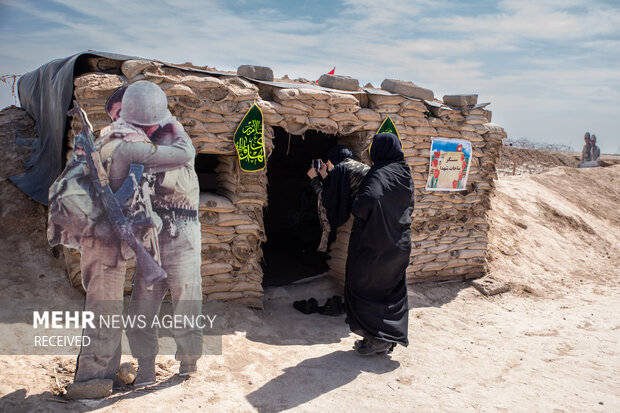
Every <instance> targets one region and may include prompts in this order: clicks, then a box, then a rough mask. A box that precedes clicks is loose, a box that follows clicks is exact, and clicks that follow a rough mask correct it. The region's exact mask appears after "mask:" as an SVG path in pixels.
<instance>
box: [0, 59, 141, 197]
mask: <svg viewBox="0 0 620 413" xmlns="http://www.w3.org/2000/svg"><path fill="white" fill-rule="evenodd" d="M89 57H103V58H106V59H112V60H119V61H124V60H129V59H137V58H136V57H131V56H125V55H119V54H115V53H106V52H96V51H88V52H82V53H77V54H74V55H73V56H70V57H66V58H63V59H56V60H52V61H51V62H49V63H47V64H45V65H43V66H41V67H39V68H38V69H36V70H33V71H32V72H28V73H26V74H24V75H23V76H21V77H20V78H19V81H18V83H17V89H18V93H19V101H20V102H21V107H22V108H24V109H25V110H26V112H28V114H29V115H30V116H31V117H32V118H33V119H34V121H35V123H36V131H37V134H38V136H39V139H38V140H37V141H36V142H35V144H34V153H33V154H32V156H31V157H30V160H29V161H28V162H27V164H26V165H25V166H26V168H29V169H28V170H27V171H26V172H25V173H23V174H21V175H15V176H11V177H10V179H11V181H13V182H14V183H15V185H17V186H18V187H19V188H20V189H21V190H22V191H24V192H25V193H27V194H28V195H30V196H31V197H32V198H33V199H34V200H35V201H37V202H40V203H42V204H44V205H47V196H48V190H49V187H50V185H51V184H52V183H53V182H54V180H55V179H56V178H57V177H58V175H60V172H61V171H62V168H63V166H64V161H65V150H64V149H65V148H64V138H65V136H66V132H67V129H66V128H67V111H68V110H69V108H70V106H71V99H72V96H73V79H74V77H75V76H78V75H80V74H82V73H84V72H86V71H87V69H86V67H85V66H86V65H85V63H86V59H87V58H89Z"/></svg>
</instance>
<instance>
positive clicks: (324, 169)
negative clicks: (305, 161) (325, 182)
mask: <svg viewBox="0 0 620 413" xmlns="http://www.w3.org/2000/svg"><path fill="white" fill-rule="evenodd" d="M319 173H320V174H321V177H322V178H323V179H325V178H326V177H327V164H326V163H325V162H322V163H321V169H319Z"/></svg>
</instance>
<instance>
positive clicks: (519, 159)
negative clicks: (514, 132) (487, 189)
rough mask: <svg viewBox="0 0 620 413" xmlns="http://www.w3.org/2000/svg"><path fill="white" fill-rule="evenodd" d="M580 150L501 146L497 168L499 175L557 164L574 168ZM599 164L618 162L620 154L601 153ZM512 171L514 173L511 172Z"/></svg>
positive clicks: (526, 172)
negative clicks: (568, 150) (567, 150)
mask: <svg viewBox="0 0 620 413" xmlns="http://www.w3.org/2000/svg"><path fill="white" fill-rule="evenodd" d="M580 160H581V152H566V151H551V150H543V149H528V148H515V147H510V146H503V147H502V150H501V151H500V162H499V165H498V166H497V170H498V173H499V175H500V176H504V175H522V174H538V173H542V172H545V171H548V170H549V169H551V168H555V167H558V166H568V167H571V168H576V167H577V165H578V164H579V162H580ZM601 161H602V163H601V165H602V166H605V167H606V166H611V165H619V164H620V155H607V154H603V155H601ZM513 172H514V173H513Z"/></svg>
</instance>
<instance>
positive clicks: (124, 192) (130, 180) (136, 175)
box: [114, 163, 144, 205]
mask: <svg viewBox="0 0 620 413" xmlns="http://www.w3.org/2000/svg"><path fill="white" fill-rule="evenodd" d="M143 172H144V165H141V164H139V163H132V164H131V165H130V166H129V173H128V174H127V177H126V178H125V181H124V182H123V184H122V185H121V187H120V188H118V190H117V191H116V193H115V194H114V198H116V200H117V201H118V203H119V204H120V205H124V204H125V202H127V200H128V199H129V198H130V197H132V196H133V194H134V192H135V191H136V189H137V188H136V187H135V184H134V182H140V180H141V179H142V173H143ZM132 175H133V177H132Z"/></svg>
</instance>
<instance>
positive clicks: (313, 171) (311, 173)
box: [308, 168, 317, 179]
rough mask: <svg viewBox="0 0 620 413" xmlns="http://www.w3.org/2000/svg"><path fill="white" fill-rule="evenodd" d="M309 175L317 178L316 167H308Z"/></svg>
mask: <svg viewBox="0 0 620 413" xmlns="http://www.w3.org/2000/svg"><path fill="white" fill-rule="evenodd" d="M308 176H309V177H310V179H312V178H316V177H317V173H316V169H314V168H310V169H308Z"/></svg>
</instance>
